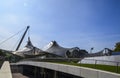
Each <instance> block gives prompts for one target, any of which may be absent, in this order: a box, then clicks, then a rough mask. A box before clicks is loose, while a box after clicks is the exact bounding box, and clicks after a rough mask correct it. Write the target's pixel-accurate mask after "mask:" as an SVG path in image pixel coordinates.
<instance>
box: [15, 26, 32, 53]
mask: <svg viewBox="0 0 120 78" xmlns="http://www.w3.org/2000/svg"><path fill="white" fill-rule="evenodd" d="M29 28H30V26H27V28H26V30H25V32H24V34H23V36H22V38H21V40H20V42H19V44H18V46H17V48H16V51H17V50H18V49H19V47H20V45H21V43H22V41H23V39H24V37H25V35H26V33H27V31H28V29H29Z"/></svg>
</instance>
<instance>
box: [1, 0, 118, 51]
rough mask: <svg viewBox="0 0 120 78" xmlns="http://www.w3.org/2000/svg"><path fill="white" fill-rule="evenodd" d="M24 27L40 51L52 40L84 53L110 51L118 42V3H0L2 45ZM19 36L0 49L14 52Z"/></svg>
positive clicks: (44, 0) (8, 0) (29, 0)
mask: <svg viewBox="0 0 120 78" xmlns="http://www.w3.org/2000/svg"><path fill="white" fill-rule="evenodd" d="M27 25H30V26H31V28H30V36H31V41H32V42H33V44H34V45H35V46H37V47H39V48H41V49H42V48H43V47H44V46H45V45H47V44H48V43H49V42H50V41H52V40H56V41H57V42H58V43H59V44H60V45H61V46H64V47H76V46H78V47H79V48H80V49H86V50H87V51H89V50H90V48H91V47H94V52H96V51H99V50H102V49H103V48H105V47H108V48H111V49H113V48H114V45H115V43H116V42H119V41H120V30H119V29H120V0H1V1H0V41H1V42H2V41H3V40H5V39H6V38H8V37H10V36H11V35H13V34H15V33H16V32H18V31H19V30H21V29H23V28H25V27H26V26H27ZM19 37H20V36H17V37H16V38H14V39H11V40H10V41H8V42H6V43H4V44H3V45H1V46H0V47H1V48H5V49H10V50H13V46H14V45H15V44H16V42H17V41H18V39H19ZM26 41H27V39H26V40H24V44H23V45H25V43H26Z"/></svg>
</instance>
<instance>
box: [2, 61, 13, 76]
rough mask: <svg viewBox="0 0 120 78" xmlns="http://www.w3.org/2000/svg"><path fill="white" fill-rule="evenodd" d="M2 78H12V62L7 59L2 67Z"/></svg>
mask: <svg viewBox="0 0 120 78" xmlns="http://www.w3.org/2000/svg"><path fill="white" fill-rule="evenodd" d="M0 78H12V73H11V69H10V64H9V62H8V61H5V62H4V63H3V65H2V67H1V69H0Z"/></svg>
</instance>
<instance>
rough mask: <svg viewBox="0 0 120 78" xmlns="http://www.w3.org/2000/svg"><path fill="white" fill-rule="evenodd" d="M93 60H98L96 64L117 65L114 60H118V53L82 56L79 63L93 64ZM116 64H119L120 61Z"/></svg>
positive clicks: (119, 58) (119, 57)
mask: <svg viewBox="0 0 120 78" xmlns="http://www.w3.org/2000/svg"><path fill="white" fill-rule="evenodd" d="M95 60H98V61H97V64H104V65H114V66H116V65H117V63H116V62H120V55H116V56H99V57H88V58H84V59H83V60H82V61H81V63H87V64H95ZM99 60H104V61H99ZM112 61H113V62H112ZM79 63H80V62H79ZM118 65H119V66H120V63H119V64H118Z"/></svg>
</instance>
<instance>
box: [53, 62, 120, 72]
mask: <svg viewBox="0 0 120 78" xmlns="http://www.w3.org/2000/svg"><path fill="white" fill-rule="evenodd" d="M53 63H59V64H67V65H75V66H82V67H88V68H94V69H100V70H104V71H109V72H114V73H119V74H120V66H118V68H117V66H110V65H99V64H97V65H94V64H77V63H74V62H53Z"/></svg>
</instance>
